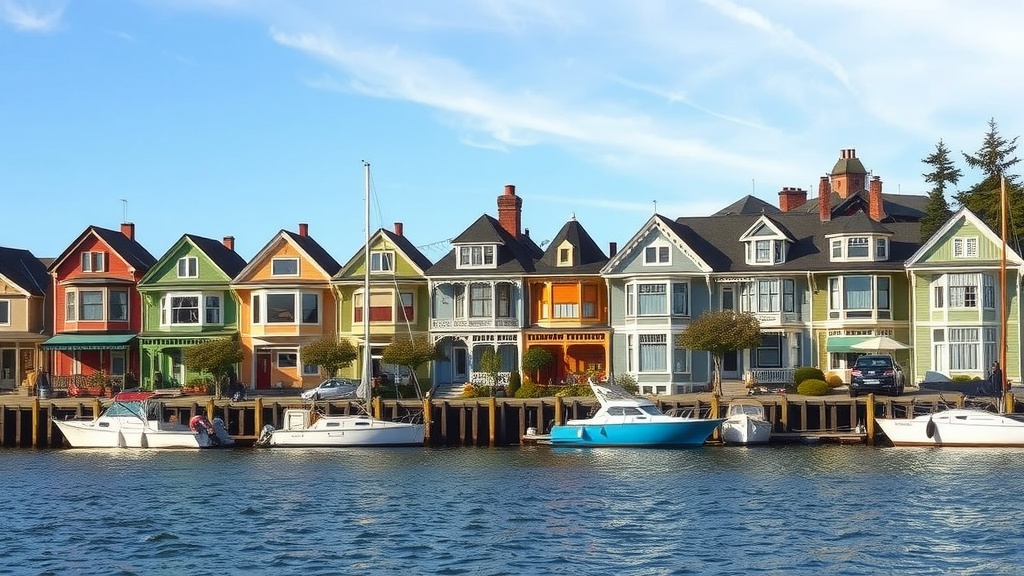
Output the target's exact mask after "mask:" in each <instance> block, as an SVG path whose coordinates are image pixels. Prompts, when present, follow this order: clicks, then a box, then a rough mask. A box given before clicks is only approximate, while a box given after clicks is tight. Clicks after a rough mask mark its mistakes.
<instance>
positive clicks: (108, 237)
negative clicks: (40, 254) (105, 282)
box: [49, 226, 156, 273]
mask: <svg viewBox="0 0 1024 576" xmlns="http://www.w3.org/2000/svg"><path fill="white" fill-rule="evenodd" d="M89 235H95V236H96V237H97V238H99V239H100V240H101V241H102V242H103V243H104V244H106V245H107V246H109V247H110V249H111V250H113V251H114V252H115V253H116V254H117V255H118V256H119V257H120V258H121V259H122V260H124V261H125V263H127V264H128V265H129V266H131V267H132V268H134V269H135V270H137V271H138V272H142V273H145V271H146V270H149V269H150V268H151V267H152V266H153V264H156V258H154V257H153V255H152V254H150V253H149V250H146V249H145V248H144V247H143V246H142V244H139V243H138V242H137V241H136V240H132V239H131V238H129V237H127V236H125V235H124V234H123V233H122V232H121V231H120V230H110V229H107V228H100V227H99V226H89V227H88V228H86V229H85V231H83V232H82V233H81V234H79V235H78V238H76V239H75V241H74V242H72V243H71V244H69V245H68V247H67V248H65V249H64V252H61V255H60V256H58V257H57V258H55V259H54V260H53V262H52V263H51V264H50V267H49V270H56V269H57V267H59V266H60V265H61V264H62V263H63V262H64V260H66V259H67V257H68V256H70V255H71V254H72V253H74V251H75V250H76V249H78V247H79V245H81V244H82V241H83V240H85V239H86V238H87V237H88V236H89Z"/></svg>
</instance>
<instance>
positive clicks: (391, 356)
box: [381, 336, 445, 396]
mask: <svg viewBox="0 0 1024 576" xmlns="http://www.w3.org/2000/svg"><path fill="white" fill-rule="evenodd" d="M444 359H445V355H444V353H443V352H441V349H440V348H439V347H438V346H437V345H436V344H434V343H433V342H431V340H430V337H429V336H417V337H415V338H413V337H396V338H395V339H394V340H392V341H391V344H388V347H387V348H385V349H384V354H383V355H381V361H382V362H384V363H385V364H396V365H398V366H406V367H408V368H409V373H410V375H411V376H412V379H413V382H414V383H415V384H416V395H417V396H420V383H419V380H417V379H416V370H418V369H419V367H420V366H422V365H423V364H425V363H427V362H433V361H435V360H444Z"/></svg>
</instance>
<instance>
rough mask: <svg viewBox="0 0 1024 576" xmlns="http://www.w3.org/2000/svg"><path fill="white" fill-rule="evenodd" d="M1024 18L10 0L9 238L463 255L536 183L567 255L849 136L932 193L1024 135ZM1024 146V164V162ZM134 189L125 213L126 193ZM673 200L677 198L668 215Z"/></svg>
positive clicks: (5, 111)
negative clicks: (368, 175)
mask: <svg viewBox="0 0 1024 576" xmlns="http://www.w3.org/2000/svg"><path fill="white" fill-rule="evenodd" d="M1021 22H1024V3H1022V2H1019V0H990V1H986V2H970V3H968V2H960V1H953V0H951V1H943V0H936V1H924V0H906V1H901V2H891V1H875V0H856V1H846V0H843V1H821V0H775V1H772V2H735V1H729V0H705V1H696V0H694V1H687V0H678V1H668V0H666V1H661V2H659V1H645V0H636V1H602V0H561V1H558V2H551V1H548V0H513V1H486V0H475V1H458V0H448V1H443V2H441V1H438V2H422V1H417V0H409V1H403V0H389V1H386V2H365V1H363V2H355V1H347V0H346V1H341V0H339V1H336V2H325V1H309V2H304V1H299V0H295V1H290V2H279V1H275V0H203V1H201V0H138V1H116V2H115V1H105V2H91V1H90V2H87V1H70V0H69V1H59V0H38V1H31V2H30V1H27V0H0V199H2V203H0V206H3V207H2V208H0V214H2V218H0V220H2V222H3V224H2V226H0V245H4V246H14V247H21V248H28V249H30V250H32V251H33V252H34V253H35V254H36V255H37V256H41V257H45V256H56V255H57V254H59V253H60V252H61V251H63V250H64V248H66V247H67V245H68V244H69V243H70V242H72V241H73V240H74V239H75V238H76V237H77V235H78V234H79V233H80V232H81V231H82V230H83V229H84V228H85V227H86V226H88V225H90V224H95V225H99V226H105V227H109V228H117V225H118V223H119V222H121V220H122V218H123V215H124V213H125V212H126V213H127V218H128V220H130V221H132V222H135V224H136V230H137V238H138V239H139V241H140V242H142V243H143V245H145V246H146V247H147V248H148V249H149V250H150V252H152V253H153V254H154V255H155V256H157V257H159V256H161V255H162V254H163V253H164V251H166V250H167V249H168V248H169V247H170V246H171V245H172V244H173V243H174V241H175V240H177V239H178V238H179V237H180V236H181V234H183V233H186V232H188V233H193V234H199V235H203V236H208V237H212V238H221V237H222V236H225V235H233V236H235V238H236V248H237V250H238V252H239V253H240V254H241V255H242V256H243V257H245V258H247V259H248V258H251V257H252V256H253V255H254V254H255V253H256V252H257V251H258V250H259V249H260V248H261V247H262V246H263V245H264V244H265V243H266V242H267V241H268V240H269V239H270V238H271V237H272V236H273V234H275V233H276V232H277V231H278V230H280V229H282V228H286V229H289V230H296V229H297V225H298V223H299V222H308V223H309V226H310V234H311V235H312V236H313V237H314V238H316V239H317V240H318V241H319V242H320V243H321V244H322V245H323V246H324V247H325V248H326V249H327V250H328V251H330V252H331V253H332V254H333V255H334V256H335V257H336V258H337V259H338V260H339V261H345V260H347V259H348V258H349V256H351V255H352V254H353V253H355V252H356V251H357V250H358V249H359V247H360V245H361V243H362V237H363V231H362V228H363V225H362V206H363V204H362V196H363V169H362V164H361V161H362V160H364V159H365V160H367V161H369V162H370V163H371V164H372V174H373V188H374V193H375V198H376V205H375V206H374V209H373V211H372V214H373V215H372V224H371V227H372V228H376V227H378V226H383V227H391V225H392V223H393V222H395V221H401V222H403V223H404V224H405V233H406V236H408V237H409V239H410V240H411V241H412V242H413V243H414V244H416V245H419V246H424V247H426V248H425V249H424V252H425V254H426V255H427V256H428V257H429V258H431V259H432V260H437V259H439V258H440V257H441V256H442V255H443V253H444V251H445V250H446V249H447V246H446V245H445V244H444V241H445V240H447V239H450V238H453V237H454V236H456V235H458V234H459V233H460V232H461V231H462V230H463V229H465V228H466V227H467V226H468V225H469V224H470V223H472V222H473V221H474V220H475V219H476V218H478V217H479V216H480V215H481V214H483V213H488V214H491V215H496V203H495V199H496V198H497V196H498V195H499V194H500V193H501V192H502V189H503V187H504V185H506V184H515V185H516V188H517V192H518V193H519V195H520V196H522V197H523V223H524V226H525V227H528V228H530V230H531V236H532V237H533V238H534V239H535V240H537V241H538V242H541V241H543V240H545V239H549V238H551V237H552V236H554V235H555V233H556V232H557V231H558V229H559V228H560V227H561V226H562V224H564V223H565V222H566V221H567V220H568V219H569V218H570V217H571V216H572V215H573V214H575V216H576V218H577V219H578V220H579V221H580V222H581V223H582V224H583V225H584V226H585V227H586V228H587V230H588V231H589V232H590V233H591V235H592V236H594V238H595V240H597V241H598V243H599V244H601V245H602V246H607V244H608V242H610V241H616V242H619V243H620V245H621V244H622V243H624V242H625V241H626V240H628V239H629V238H630V236H632V234H633V233H634V232H635V231H636V230H637V229H638V228H639V227H640V226H641V225H642V224H643V222H645V221H646V220H647V218H648V217H649V216H650V215H651V214H652V213H653V212H654V210H655V205H656V206H657V211H658V212H659V213H661V214H664V215H666V216H670V217H677V216H689V215H704V214H709V213H711V212H714V211H715V210H717V209H718V208H720V207H722V206H725V205H726V204H728V203H730V202H732V201H734V200H736V199H738V198H740V197H742V196H743V195H745V194H749V193H754V194H755V195H757V196H759V197H761V198H763V199H765V200H767V201H769V202H771V203H773V204H777V201H778V191H779V190H780V189H781V188H782V187H784V186H799V187H803V188H805V189H809V190H811V191H812V194H813V193H814V192H815V191H816V186H817V181H818V178H819V177H820V176H821V175H824V174H826V173H827V172H828V171H829V170H831V168H832V166H833V165H834V164H835V161H836V160H837V159H838V158H839V151H840V150H841V149H843V148H856V150H857V155H858V157H860V158H861V159H862V161H863V162H864V164H865V166H866V167H867V168H868V169H869V170H871V171H872V172H873V173H874V174H875V175H878V176H881V178H882V180H883V182H884V190H885V191H886V192H900V193H904V194H907V193H916V194H922V193H925V192H926V190H927V187H926V185H925V183H924V181H923V179H922V177H921V174H922V172H924V171H925V166H924V165H923V164H922V163H921V159H922V158H924V157H925V156H927V155H928V154H930V153H931V152H932V151H933V150H934V147H935V144H936V143H937V142H938V141H939V139H940V138H941V139H944V140H945V141H946V143H947V145H948V146H949V148H950V149H951V150H952V151H953V152H954V153H955V155H956V156H955V158H956V160H957V161H958V163H959V165H960V166H961V167H962V168H963V169H964V171H965V182H964V184H967V185H969V184H971V183H974V182H975V181H977V179H978V178H977V177H976V174H974V173H973V172H972V171H970V170H967V169H966V167H964V166H963V162H962V161H961V157H960V152H961V151H966V152H974V151H975V150H977V149H978V147H979V146H980V145H981V142H982V138H983V136H984V134H985V132H986V130H987V124H986V123H987V121H988V119H989V118H990V117H994V118H995V119H996V122H997V123H998V124H999V128H1000V132H1001V134H1002V135H1003V136H1004V137H1007V138H1012V137H1014V136H1017V135H1020V134H1021V133H1022V132H1024V115H1022V114H1021V113H1020V98H1021V95H1022V94H1024V75H1022V74H1021V71H1022V70H1024V42H1022V41H1021V40H1020V24H1021ZM1019 153H1020V154H1024V148H1022V150H1020V151H1019ZM123 200H127V202H124V201H123ZM655 203H656V204H655Z"/></svg>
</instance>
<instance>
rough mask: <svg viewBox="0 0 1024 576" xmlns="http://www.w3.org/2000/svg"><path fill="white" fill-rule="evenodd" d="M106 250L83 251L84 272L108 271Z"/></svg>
mask: <svg viewBox="0 0 1024 576" xmlns="http://www.w3.org/2000/svg"><path fill="white" fill-rule="evenodd" d="M106 271H107V254H106V252H82V272H106Z"/></svg>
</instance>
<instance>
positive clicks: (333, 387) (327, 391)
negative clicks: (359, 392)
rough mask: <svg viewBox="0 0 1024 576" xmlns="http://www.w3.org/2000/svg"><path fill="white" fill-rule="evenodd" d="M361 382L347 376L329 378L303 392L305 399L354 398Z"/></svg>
mask: <svg viewBox="0 0 1024 576" xmlns="http://www.w3.org/2000/svg"><path fill="white" fill-rule="evenodd" d="M357 388H359V383H358V382H355V381H352V380H349V379H347V378H328V379H327V380H324V381H323V382H321V383H319V384H317V386H316V388H310V389H309V390H304V391H303V392H302V394H301V396H302V399H303V400H313V401H316V400H337V399H339V398H354V397H355V395H356V389H357Z"/></svg>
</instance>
